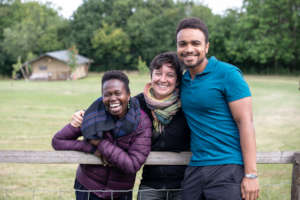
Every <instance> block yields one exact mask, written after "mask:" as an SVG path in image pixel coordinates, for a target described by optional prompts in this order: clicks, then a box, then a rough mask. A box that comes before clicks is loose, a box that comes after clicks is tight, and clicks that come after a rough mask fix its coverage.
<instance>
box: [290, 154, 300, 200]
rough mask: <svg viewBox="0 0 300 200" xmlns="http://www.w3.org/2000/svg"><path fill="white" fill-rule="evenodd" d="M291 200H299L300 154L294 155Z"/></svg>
mask: <svg viewBox="0 0 300 200" xmlns="http://www.w3.org/2000/svg"><path fill="white" fill-rule="evenodd" d="M291 200H300V153H295V154H294V163H293V174H292V193H291Z"/></svg>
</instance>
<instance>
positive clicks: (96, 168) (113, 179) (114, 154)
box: [52, 110, 152, 199]
mask: <svg viewBox="0 0 300 200" xmlns="http://www.w3.org/2000/svg"><path fill="white" fill-rule="evenodd" d="M151 130H152V128H151V121H150V119H149V118H148V116H147V115H146V114H145V113H144V112H143V111H142V110H141V120H140V124H139V125H138V128H137V129H136V130H135V131H134V132H132V133H131V134H129V135H126V136H122V137H119V138H116V139H114V138H113V136H112V135H111V134H110V133H106V134H104V139H102V140H101V142H100V143H99V145H98V147H97V149H98V150H99V152H100V153H101V155H103V156H104V157H105V158H106V160H107V161H108V162H109V163H110V164H112V165H113V167H108V166H103V165H86V164H80V165H79V166H78V169H77V173H76V178H77V180H78V181H79V182H80V183H81V184H82V185H83V186H85V188H87V189H89V190H128V189H131V188H132V187H133V185H134V181H135V175H136V172H137V171H138V170H139V169H140V168H141V166H142V165H143V164H144V163H145V161H146V158H147V156H148V154H149V152H150V149H151V134H152V133H151ZM80 136H82V134H81V131H80V128H74V127H72V126H71V125H70V124H68V125H66V126H65V127H64V128H63V129H62V130H60V131H59V132H57V133H56V134H55V135H54V137H53V139H52V146H53V148H54V149H55V150H75V151H82V152H86V153H89V152H91V151H92V147H93V146H92V145H91V144H90V143H88V142H86V141H84V140H77V138H78V137H80ZM94 194H96V195H97V196H99V197H100V198H103V199H109V198H111V193H110V192H94ZM119 195H120V194H118V193H113V196H114V197H118V196H119Z"/></svg>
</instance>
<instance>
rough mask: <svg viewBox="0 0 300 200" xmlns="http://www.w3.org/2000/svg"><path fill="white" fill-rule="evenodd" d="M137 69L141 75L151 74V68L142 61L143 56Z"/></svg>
mask: <svg viewBox="0 0 300 200" xmlns="http://www.w3.org/2000/svg"><path fill="white" fill-rule="evenodd" d="M137 69H138V71H139V73H140V74H149V67H148V66H147V64H146V62H145V61H143V60H142V58H141V56H139V59H138V65H137Z"/></svg>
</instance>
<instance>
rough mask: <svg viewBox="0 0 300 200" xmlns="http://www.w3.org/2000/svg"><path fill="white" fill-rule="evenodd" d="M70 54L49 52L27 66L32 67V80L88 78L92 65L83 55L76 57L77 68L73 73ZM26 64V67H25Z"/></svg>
mask: <svg viewBox="0 0 300 200" xmlns="http://www.w3.org/2000/svg"><path fill="white" fill-rule="evenodd" d="M69 60H70V52H69V51H68V50H61V51H53V52H48V53H45V54H43V55H41V56H40V57H38V58H36V59H34V60H32V61H29V62H27V63H25V64H29V65H30V66H31V70H32V74H31V76H30V77H29V79H30V80H49V81H51V80H68V79H73V80H76V79H80V78H83V77H86V76H87V74H88V70H89V66H90V64H91V63H92V60H91V59H88V58H86V57H84V56H81V55H76V68H75V70H74V71H73V72H72V69H71V67H70V66H69ZM25 64H24V65H25Z"/></svg>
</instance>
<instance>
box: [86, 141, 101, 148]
mask: <svg viewBox="0 0 300 200" xmlns="http://www.w3.org/2000/svg"><path fill="white" fill-rule="evenodd" d="M99 142H100V140H99V139H97V140H95V139H90V140H89V143H90V144H92V145H94V146H96V147H97V146H98V145H99Z"/></svg>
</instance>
